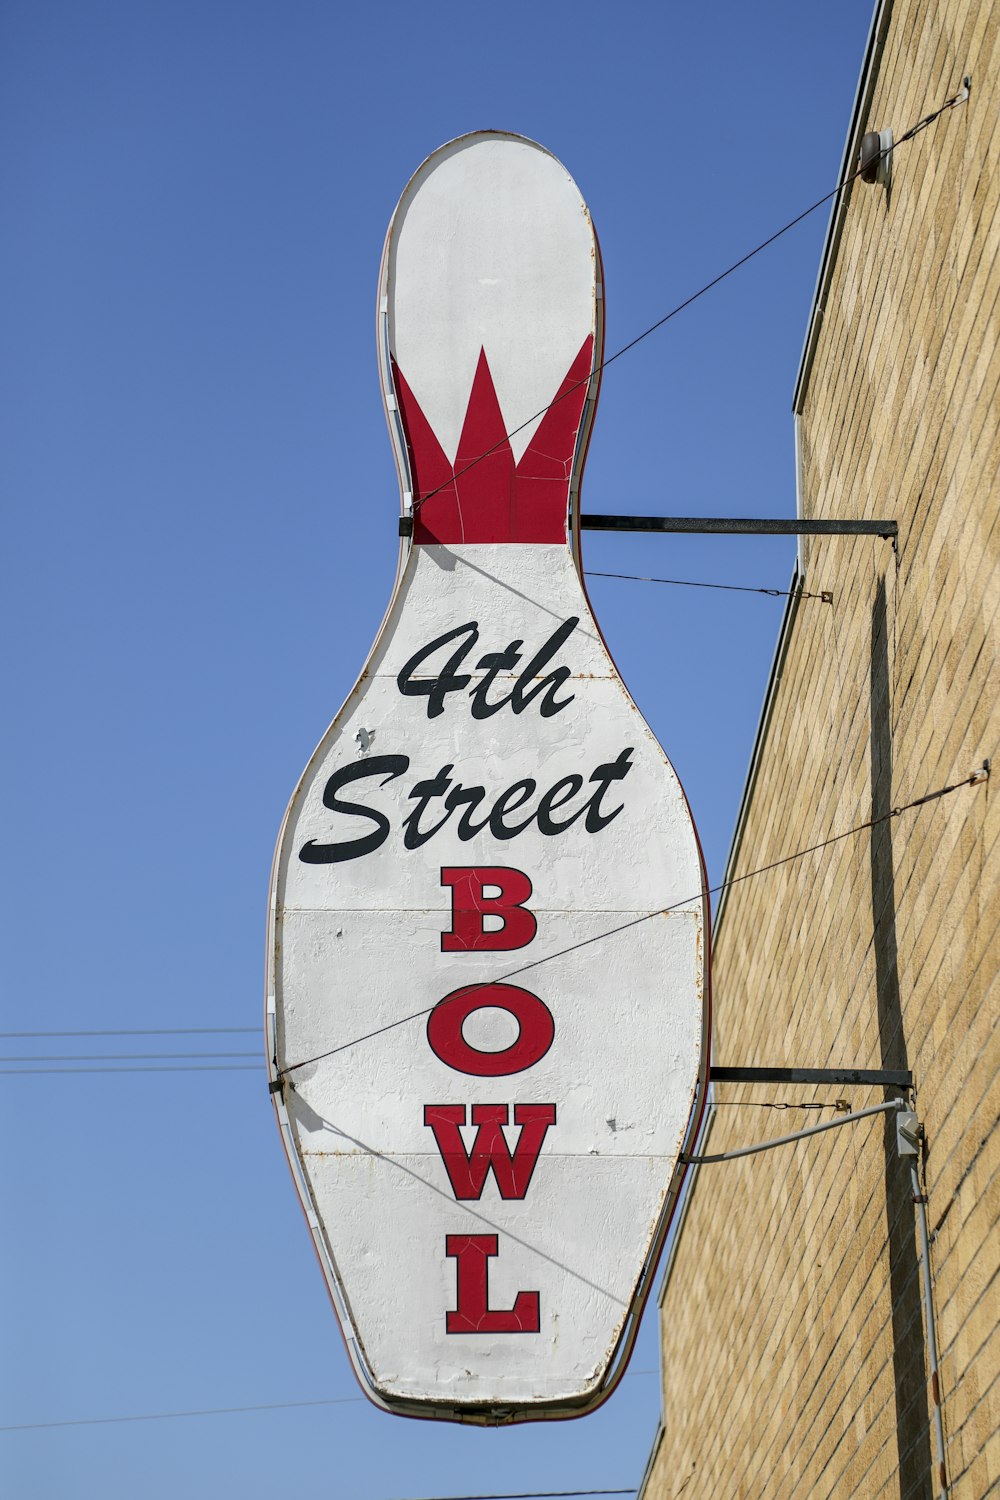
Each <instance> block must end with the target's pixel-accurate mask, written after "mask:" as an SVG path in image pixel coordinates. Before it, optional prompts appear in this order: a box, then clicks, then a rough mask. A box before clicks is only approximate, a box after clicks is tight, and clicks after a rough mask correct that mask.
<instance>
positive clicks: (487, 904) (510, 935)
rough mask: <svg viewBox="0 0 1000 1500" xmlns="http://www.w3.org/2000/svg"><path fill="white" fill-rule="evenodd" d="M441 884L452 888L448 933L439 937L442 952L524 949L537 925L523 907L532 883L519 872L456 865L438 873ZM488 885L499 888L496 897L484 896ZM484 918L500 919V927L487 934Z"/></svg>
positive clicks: (492, 867)
mask: <svg viewBox="0 0 1000 1500" xmlns="http://www.w3.org/2000/svg"><path fill="white" fill-rule="evenodd" d="M441 884H442V885H448V886H451V931H450V932H444V933H442V934H441V951H442V953H476V952H482V951H483V950H490V951H493V952H496V951H499V950H507V949H510V948H525V947H527V945H528V944H529V943H530V942H531V940H532V938H533V937H534V936H535V932H536V931H537V929H538V923H537V922H536V921H535V918H534V917H533V916H532V914H531V912H530V911H527V910H526V909H525V906H524V903H525V901H527V899H528V897H529V896H530V895H531V881H530V880H529V879H528V877H527V875H525V874H523V873H522V871H521V870H511V869H508V868H507V867H506V866H505V865H457V866H452V867H446V868H445V869H443V870H442V871H441ZM488 885H493V886H499V888H500V894H499V896H484V895H483V891H484V889H485V887H486V886H488ZM484 917H500V918H502V920H503V926H502V927H499V928H497V929H496V930H495V931H490V932H487V931H486V930H485V929H484V927H483V918H484Z"/></svg>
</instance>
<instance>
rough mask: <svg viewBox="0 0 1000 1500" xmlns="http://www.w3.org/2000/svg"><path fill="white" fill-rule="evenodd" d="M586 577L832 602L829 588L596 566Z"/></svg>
mask: <svg viewBox="0 0 1000 1500" xmlns="http://www.w3.org/2000/svg"><path fill="white" fill-rule="evenodd" d="M584 571H585V573H586V575H587V577H588V578H625V579H628V580H629V581H630V582H632V583H672V584H675V585H676V586H677V587H678V588H682V589H726V590H727V591H728V592H729V593H731V594H768V595H770V597H771V598H772V599H792V598H795V599H819V600H820V601H821V602H822V603H823V604H832V603H833V595H832V594H831V593H830V592H829V590H824V592H823V593H822V594H810V593H807V592H806V590H805V589H762V588H750V587H749V585H747V584H744V583H697V582H695V581H694V579H691V578H644V577H642V575H641V574H639V573H601V572H599V571H598V570H597V569H596V568H585V569H584Z"/></svg>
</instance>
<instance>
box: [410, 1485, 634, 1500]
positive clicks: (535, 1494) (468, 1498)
mask: <svg viewBox="0 0 1000 1500" xmlns="http://www.w3.org/2000/svg"><path fill="white" fill-rule="evenodd" d="M638 1493H639V1491H638V1490H637V1489H636V1488H635V1486H634V1485H633V1487H632V1488H631V1489H630V1490H517V1491H512V1490H504V1491H503V1493H502V1494H497V1495H425V1496H423V1497H416V1500H567V1497H570V1500H571V1497H573V1496H577V1495H637V1494H638Z"/></svg>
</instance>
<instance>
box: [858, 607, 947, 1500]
mask: <svg viewBox="0 0 1000 1500" xmlns="http://www.w3.org/2000/svg"><path fill="white" fill-rule="evenodd" d="M871 777H872V817H873V818H879V817H884V816H885V814H886V813H888V812H889V810H890V809H891V807H892V805H893V804H892V720H891V699H890V693H889V642H888V633H887V620H886V597H885V580H884V579H883V580H880V582H879V586H878V591H877V593H876V596H875V603H874V606H873V608H872V631H871ZM871 871H872V918H873V939H872V941H873V946H874V952H875V981H876V999H877V1005H878V1023H879V1047H880V1050H881V1056H882V1067H883V1068H908V1067H909V1066H910V1064H909V1061H908V1059H907V1049H906V1032H905V1030H904V1027H903V1007H902V1001H901V998H900V992H899V968H898V963H897V954H896V901H895V870H894V867H893V855H892V824H891V822H885V823H882V824H880V825H879V826H878V827H876V828H873V829H872V838H871ZM887 1097H890V1095H889V1093H888V1092H887ZM884 1151H885V1198H886V1218H887V1224H888V1240H889V1295H890V1297H891V1299H892V1364H893V1376H894V1380H895V1395H896V1442H897V1445H898V1450H899V1495H900V1500H932V1496H933V1485H932V1471H931V1441H930V1412H929V1409H928V1401H927V1377H926V1374H925V1368H924V1365H925V1350H924V1325H923V1314H922V1307H921V1299H920V1280H919V1261H918V1257H917V1243H916V1228H915V1224H914V1218H913V1199H912V1196H911V1187H910V1176H909V1172H908V1171H907V1169H906V1166H905V1164H904V1163H903V1162H902V1161H900V1158H899V1154H898V1152H897V1150H896V1122H895V1118H894V1116H892V1115H886V1116H885V1137H884Z"/></svg>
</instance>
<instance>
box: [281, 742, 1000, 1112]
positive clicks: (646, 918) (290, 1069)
mask: <svg viewBox="0 0 1000 1500" xmlns="http://www.w3.org/2000/svg"><path fill="white" fill-rule="evenodd" d="M989 764H990V763H989V761H984V762H983V764H982V766H981V767H979V769H977V770H975V771H973V772H972V774H971V776H966V777H965V778H964V779H963V780H962V781H956V782H954V783H953V784H952V785H951V786H943V787H938V789H937V790H936V791H933V792H926V793H925V794H924V795H923V796H922V797H915V798H914V799H913V801H912V802H904V803H903V805H902V806H901V807H892V808H890V809H889V811H888V812H886V813H881V814H880V815H879V816H878V817H877V818H868V819H867V820H866V822H864V823H858V824H856V825H855V827H853V828H845V829H844V830H843V832H842V833H835V834H832V835H831V837H830V838H828V839H822V840H821V841H820V842H819V843H818V844H810V845H809V846H808V848H805V849H797V850H796V851H795V853H794V854H786V855H783V856H782V858H781V859H775V860H772V861H771V862H770V863H769V864H766V865H761V866H760V867H759V868H758V869H756V870H747V871H746V872H745V873H744V874H743V875H734V876H733V877H732V879H730V880H723V881H721V882H720V884H719V885H713V886H709V887H708V889H707V890H705V891H698V892H697V893H696V894H695V895H692V896H687V897H685V899H684V900H683V901H674V902H672V903H671V905H670V906H663V907H660V908H659V909H658V910H657V911H650V912H644V913H643V915H642V916H641V917H633V918H632V920H631V921H629V922H622V923H621V924H620V926H618V927H609V928H608V929H607V931H605V932H598V933H595V934H594V936H593V937H589V938H583V939H582V940H581V941H580V942H578V943H571V944H570V945H569V947H568V948H560V949H558V950H557V951H556V952H555V953H548V954H546V955H545V956H544V957H543V958H536V959H532V961H531V962H530V963H526V964H521V966H520V967H519V968H517V969H510V970H508V972H507V973H506V974H501V975H499V976H498V978H496V979H493V980H490V981H489V982H490V983H491V984H505V983H506V982H507V980H508V979H515V978H516V977H517V976H518V975H520V974H526V973H527V972H528V970H529V969H537V968H539V967H540V966H541V965H542V964H546V963H550V962H551V961H552V959H554V958H563V957H565V955H566V954H567V953H575V952H576V951H577V949H579V948H589V947H590V945H591V944H592V943H599V942H602V941H603V940H604V939H605V938H609V937H615V936H616V935H617V934H618V933H620V932H628V931H629V930H630V928H633V927H639V926H641V924H642V923H643V922H650V921H652V919H653V918H654V917H662V916H666V915H667V914H668V913H669V912H672V911H679V910H680V909H681V908H682V907H685V906H691V905H693V904H694V903H695V902H696V901H701V900H702V899H703V897H704V896H714V895H717V894H718V893H719V892H720V891H724V890H727V889H728V888H729V887H730V886H734V885H742V883H743V882H744V881H745V880H752V879H754V878H755V877H756V876H758V875H766V874H768V873H769V872H770V871H772V870H778V869H780V868H781V867H782V865H789V864H792V863H793V862H794V861H795V860H798V859H804V858H805V856H806V855H807V854H818V853H819V852H820V851H821V850H822V849H829V848H830V846H831V845H832V844H839V843H840V842H841V841H842V840H843V839H848V838H851V837H853V836H854V835H855V834H858V833H864V832H865V831H866V830H867V829H869V828H876V827H878V825H879V824H880V823H888V822H889V821H890V820H891V819H893V818H898V817H900V816H901V814H902V813H905V812H910V811H911V810H912V809H913V808H917V807H924V806H925V805H926V804H927V803H929V802H937V801H938V800H939V799H940V798H941V797H947V796H949V795H950V794H951V793H952V792H958V791H961V790H962V788H963V787H967V786H975V785H976V784H977V783H978V782H981V781H986V780H988V778H989V774H990V771H989ZM479 987H480V986H479V985H469V986H468V987H467V988H468V989H478V988H479ZM461 993H463V991H461V990H457V991H455V994H456V995H458V994H461ZM439 1004H440V1001H435V1003H434V1005H427V1006H424V1007H423V1009H421V1010H415V1011H412V1012H411V1013H410V1014H409V1015H407V1016H400V1018H399V1020H398V1021H390V1022H389V1023H388V1024H387V1025H385V1026H379V1027H377V1028H376V1029H375V1030H374V1031H366V1032H365V1033H364V1035H363V1036H357V1037H354V1038H353V1039H352V1040H351V1041H349V1042H341V1043H340V1045H339V1046H337V1047H330V1048H328V1050H327V1051H325V1052H318V1053H316V1055H315V1056H314V1057H304V1058H303V1059H302V1061H301V1062H297V1063H289V1064H288V1065H287V1066H286V1067H284V1068H279V1070H278V1073H277V1083H275V1084H272V1085H271V1088H272V1091H274V1090H275V1089H276V1088H278V1087H280V1084H281V1081H282V1080H283V1079H284V1078H287V1077H288V1075H289V1074H290V1073H294V1072H296V1071H297V1070H298V1069H299V1068H306V1067H308V1066H309V1065H310V1064H311V1063H317V1062H322V1061H323V1060H324V1059H325V1058H327V1057H334V1056H335V1055H336V1054H337V1053H338V1052H346V1051H347V1050H348V1049H349V1048H351V1047H357V1046H359V1045H360V1044H361V1043H362V1042H368V1041H371V1040H372V1039H373V1038H374V1037H377V1036H382V1035H384V1034H385V1032H387V1031H394V1030H395V1029H396V1027H397V1026H405V1025H406V1024H407V1022H409V1021H418V1020H420V1019H421V1017H423V1016H429V1015H430V1013H431V1011H432V1010H435V1009H436V1008H437V1006H438V1005H439Z"/></svg>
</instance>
